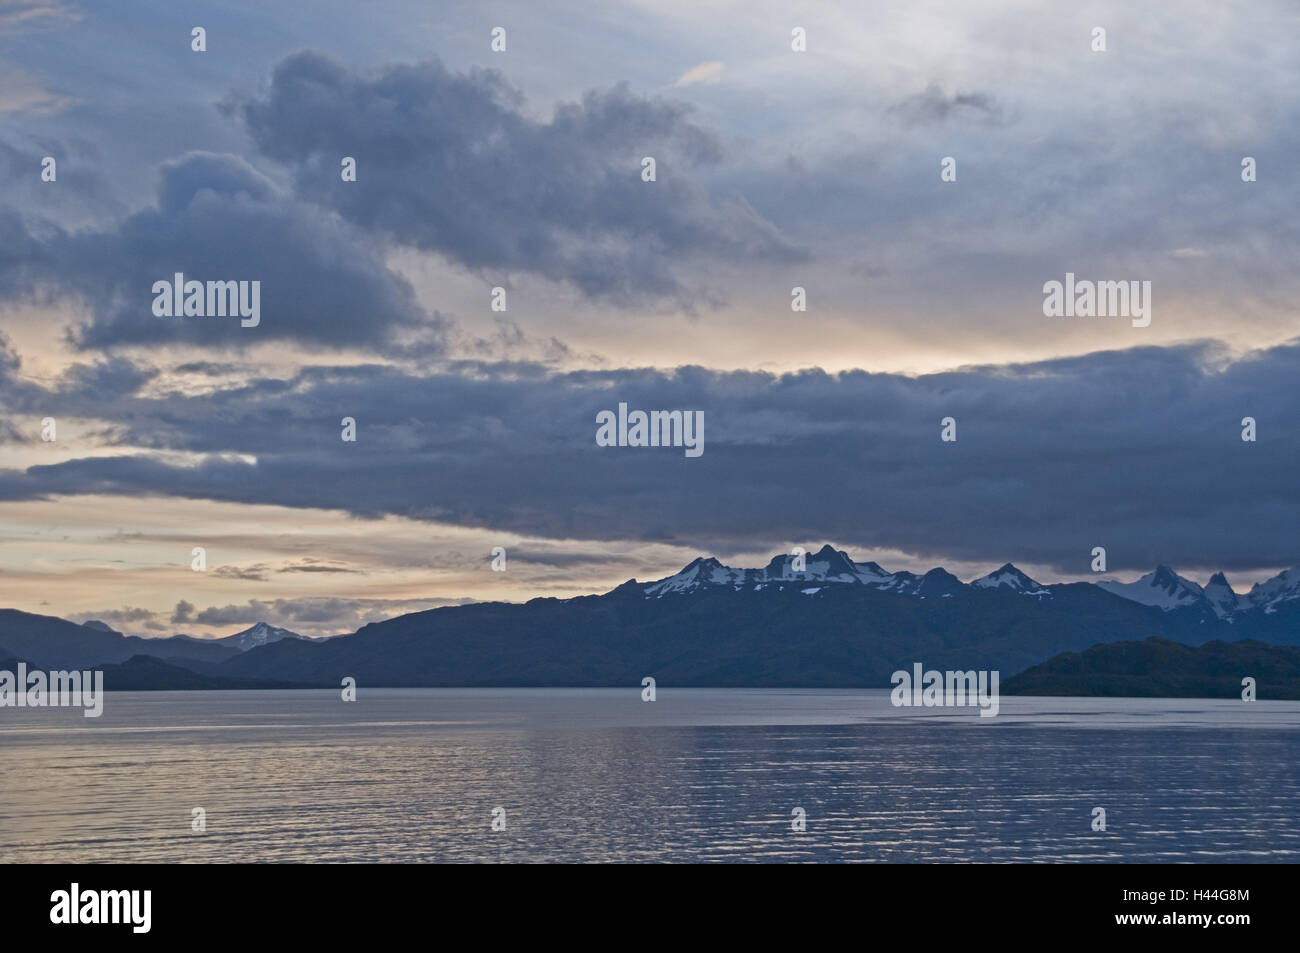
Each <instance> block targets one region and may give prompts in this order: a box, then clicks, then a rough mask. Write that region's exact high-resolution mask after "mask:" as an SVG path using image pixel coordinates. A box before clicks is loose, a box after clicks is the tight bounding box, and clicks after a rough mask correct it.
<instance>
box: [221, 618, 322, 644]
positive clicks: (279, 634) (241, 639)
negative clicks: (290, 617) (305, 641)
mask: <svg viewBox="0 0 1300 953" xmlns="http://www.w3.org/2000/svg"><path fill="white" fill-rule="evenodd" d="M301 638H304V636H301V635H299V634H298V633H297V632H290V631H289V630H288V629H280V628H276V627H275V626H273V625H269V624H267V623H265V622H258V623H257V624H256V625H253V626H250V627H249V628H247V629H245V630H244V631H242V632H236V633H235V634H234V635H227V636H226V637H225V638H221V639H217V640H216V641H217V642H220V643H222V644H224V645H233V646H234V647H235V648H237V649H239V650H240V651H247V650H248V649H254V648H257V647H258V646H259V645H269V644H270V643H272V642H279V641H280V640H281V639H301Z"/></svg>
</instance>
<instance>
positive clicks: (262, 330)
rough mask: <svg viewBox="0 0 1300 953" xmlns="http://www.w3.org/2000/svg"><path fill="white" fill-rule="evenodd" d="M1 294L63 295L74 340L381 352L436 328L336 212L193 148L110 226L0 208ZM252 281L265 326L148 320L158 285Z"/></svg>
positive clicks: (226, 158)
mask: <svg viewBox="0 0 1300 953" xmlns="http://www.w3.org/2000/svg"><path fill="white" fill-rule="evenodd" d="M0 231H2V233H3V235H4V237H3V238H0V293H7V294H8V295H9V296H11V297H12V296H16V295H18V294H20V293H27V294H29V295H32V296H33V297H36V298H41V297H49V296H51V295H52V294H53V293H72V294H75V295H77V296H79V297H80V298H82V299H83V300H84V301H85V302H86V304H87V306H88V310H89V312H90V318H89V320H88V321H86V322H85V323H84V324H82V325H80V326H78V327H76V328H74V329H73V330H72V332H71V339H72V341H73V343H74V344H75V345H76V346H77V347H79V348H82V349H105V348H111V347H114V346H116V345H128V344H135V345H139V344H167V343H173V342H177V341H188V342H196V343H205V344H209V345H214V346H219V347H233V348H238V347H242V346H245V345H249V344H254V343H260V342H264V341H267V340H272V339H279V340H291V341H293V342H295V343H296V344H299V345H301V346H302V347H305V348H308V349H310V348H321V347H362V348H376V349H382V348H383V347H385V346H387V344H388V343H389V342H390V341H391V340H392V338H393V336H394V334H396V333H400V332H402V331H411V330H413V329H416V328H423V329H424V330H425V332H426V334H427V333H433V334H434V335H435V336H436V335H437V334H438V333H440V332H441V330H442V324H441V322H440V320H439V319H437V318H433V317H431V316H429V315H427V314H425V312H424V311H423V310H422V309H421V308H420V306H419V305H418V303H417V302H416V300H415V296H414V293H413V292H412V289H411V287H410V285H409V284H408V283H407V282H406V281H405V280H404V279H402V278H401V277H400V276H398V275H397V274H396V273H394V272H392V271H390V270H389V269H388V268H387V267H386V265H385V264H384V263H383V261H382V259H381V257H380V252H379V250H377V249H376V247H375V244H374V242H373V241H368V240H367V239H366V238H365V237H364V236H363V235H361V234H360V233H359V232H358V231H357V230H356V229H355V228H353V227H351V226H349V225H347V224H346V223H344V222H342V221H340V220H339V219H338V217H337V216H335V215H332V214H331V213H329V212H327V211H325V210H323V209H320V208H318V207H315V206H311V205H307V204H304V203H301V202H298V201H296V200H294V199H293V198H291V197H289V196H284V195H281V194H280V193H279V192H278V190H277V189H276V188H275V186H274V185H273V184H272V183H271V182H270V181H269V180H268V179H266V178H265V177H264V176H262V175H261V174H260V173H258V172H257V171H256V170H254V169H253V168H252V167H251V166H249V165H248V164H247V163H246V162H244V161H243V160H242V159H239V158H238V157H235V156H230V155H213V154H207V153H192V154H190V155H188V156H185V157H183V158H181V159H177V160H175V161H172V162H167V163H165V164H164V165H163V167H162V171H161V183H160V187H159V192H158V204H157V207H156V208H150V209H146V210H143V211H140V212H137V213H135V214H133V215H131V216H129V217H127V218H126V219H124V220H122V221H121V222H119V223H117V224H116V225H115V226H113V227H111V228H109V229H107V230H85V231H77V232H65V231H62V230H60V229H57V228H55V227H53V226H48V225H47V226H46V231H48V232H49V233H50V234H49V235H48V236H47V237H44V238H37V237H34V236H33V234H32V232H31V231H30V230H29V228H28V227H27V224H26V223H24V222H23V221H22V220H21V219H19V218H18V217H17V216H16V215H15V214H14V213H12V212H11V211H5V210H0ZM177 272H180V273H182V274H184V276H185V280H187V281H189V280H198V281H209V280H212V281H230V280H235V281H260V282H261V323H260V324H259V325H258V326H257V327H250V328H244V327H241V326H240V320H239V318H238V317H158V316H156V315H155V314H154V313H153V301H154V293H153V291H152V287H153V284H154V282H156V281H170V280H172V278H173V275H174V274H175V273H177Z"/></svg>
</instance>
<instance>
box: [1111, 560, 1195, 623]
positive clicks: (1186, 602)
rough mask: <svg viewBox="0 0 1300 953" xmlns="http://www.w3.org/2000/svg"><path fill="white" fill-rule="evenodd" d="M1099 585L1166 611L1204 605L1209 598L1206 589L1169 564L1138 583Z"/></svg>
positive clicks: (1121, 595)
mask: <svg viewBox="0 0 1300 953" xmlns="http://www.w3.org/2000/svg"><path fill="white" fill-rule="evenodd" d="M1097 585H1098V586H1100V587H1101V588H1102V589H1105V590H1106V591H1107V592H1110V593H1113V594H1114V595H1117V596H1119V597H1120V598H1122V599H1128V600H1130V601H1132V602H1139V603H1141V604H1142V605H1144V606H1155V607H1156V608H1158V609H1163V610H1164V611H1165V612H1169V611H1171V610H1173V609H1182V608H1185V607H1187V606H1194V605H1198V604H1204V602H1205V601H1206V599H1205V590H1203V589H1202V588H1201V587H1200V586H1198V585H1197V584H1196V583H1194V582H1192V581H1191V580H1190V579H1184V578H1183V577H1182V576H1180V575H1178V573H1176V572H1174V571H1173V570H1172V569H1170V568H1169V567H1168V566H1165V565H1160V566H1157V567H1156V568H1155V570H1154V571H1153V572H1149V573H1147V574H1146V575H1145V576H1143V577H1142V578H1141V579H1139V580H1137V581H1136V582H1115V581H1113V580H1109V579H1106V580H1103V581H1101V582H1099V583H1097Z"/></svg>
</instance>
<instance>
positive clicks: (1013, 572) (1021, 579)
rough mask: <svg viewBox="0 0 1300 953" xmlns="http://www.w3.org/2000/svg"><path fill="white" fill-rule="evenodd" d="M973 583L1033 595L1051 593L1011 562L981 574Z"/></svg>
mask: <svg viewBox="0 0 1300 953" xmlns="http://www.w3.org/2000/svg"><path fill="white" fill-rule="evenodd" d="M971 585H972V586H977V587H978V588H980V589H1010V590H1011V591H1012V592H1023V593H1025V594H1026V595H1032V596H1036V595H1050V594H1051V593H1050V592H1049V590H1048V589H1047V588H1046V587H1044V586H1043V585H1041V584H1039V583H1037V582H1035V581H1034V580H1032V579H1030V578H1029V577H1028V576H1026V575H1025V574H1024V573H1023V572H1021V571H1020V570H1019V569H1017V568H1016V567H1015V566H1013V565H1011V563H1007V564H1006V565H1004V566H1003V567H1002V568H1001V569H995V570H993V572H991V573H989V574H988V575H987V576H981V577H980V578H979V579H976V580H975V581H974V582H972V583H971Z"/></svg>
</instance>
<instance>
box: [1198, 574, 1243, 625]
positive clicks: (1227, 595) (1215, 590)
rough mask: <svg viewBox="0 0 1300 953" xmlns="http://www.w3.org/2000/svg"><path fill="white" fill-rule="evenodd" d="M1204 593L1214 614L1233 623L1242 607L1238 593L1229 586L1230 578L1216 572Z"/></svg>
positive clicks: (1206, 585)
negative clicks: (1234, 616) (1235, 615)
mask: <svg viewBox="0 0 1300 953" xmlns="http://www.w3.org/2000/svg"><path fill="white" fill-rule="evenodd" d="M1203 591H1204V593H1205V599H1206V601H1207V602H1209V604H1210V608H1211V609H1213V610H1214V614H1215V615H1217V616H1218V617H1219V618H1220V619H1227V620H1228V621H1229V622H1231V621H1232V616H1233V615H1234V614H1235V613H1236V612H1238V611H1239V610H1240V608H1241V605H1240V602H1239V600H1238V599H1237V593H1236V592H1234V591H1233V589H1232V586H1230V585H1228V578H1227V577H1226V576H1225V575H1224V574H1223V573H1221V572H1216V573H1215V574H1214V575H1213V576H1211V577H1210V581H1209V582H1207V583H1206V584H1205V589H1204V590H1203Z"/></svg>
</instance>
